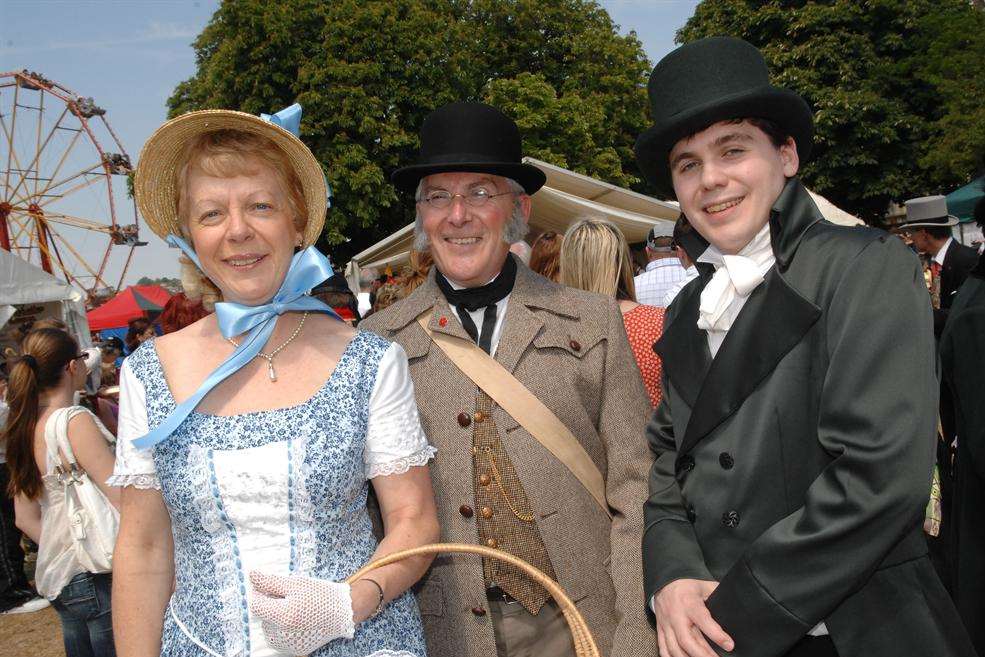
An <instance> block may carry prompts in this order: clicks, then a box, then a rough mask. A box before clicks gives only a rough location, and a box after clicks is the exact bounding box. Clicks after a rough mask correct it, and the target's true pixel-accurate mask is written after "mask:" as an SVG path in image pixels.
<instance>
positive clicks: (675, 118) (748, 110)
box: [635, 37, 814, 195]
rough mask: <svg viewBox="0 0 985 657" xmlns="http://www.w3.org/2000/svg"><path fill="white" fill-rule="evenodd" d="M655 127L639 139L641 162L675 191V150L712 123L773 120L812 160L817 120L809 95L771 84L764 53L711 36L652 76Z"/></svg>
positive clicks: (661, 185)
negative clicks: (672, 162) (806, 97)
mask: <svg viewBox="0 0 985 657" xmlns="http://www.w3.org/2000/svg"><path fill="white" fill-rule="evenodd" d="M649 94H650V105H651V107H652V110H653V111H652V114H653V127H651V128H650V129H648V130H647V131H646V132H644V133H643V134H641V135H640V136H639V139H637V140H636V149H635V150H636V161H637V163H638V164H639V167H640V170H641V171H642V172H643V175H644V176H646V179H647V180H648V181H649V182H650V183H651V184H653V185H654V186H656V187H657V189H658V190H659V191H660V192H662V193H665V194H668V195H673V193H674V188H673V184H672V183H671V177H670V163H669V161H668V160H669V156H670V151H671V150H672V149H673V148H674V145H675V144H676V143H677V142H678V141H680V140H681V139H683V138H684V137H687V136H688V135H693V134H695V133H697V132H700V131H702V130H704V129H705V128H707V127H708V126H710V125H712V124H715V123H718V122H719V121H727V120H729V119H746V118H759V119H768V120H770V121H772V122H773V123H776V124H777V125H779V126H780V127H781V128H782V129H783V130H785V131H786V132H787V134H789V135H790V136H791V137H793V139H794V141H795V142H796V144H797V154H798V156H799V157H800V161H801V162H802V163H803V162H806V161H807V158H808V157H809V156H810V152H811V146H812V145H813V141H814V120H813V116H812V115H811V109H810V107H808V106H807V103H806V102H805V101H804V99H803V98H801V97H800V96H798V95H797V94H796V93H794V92H792V91H789V90H787V89H780V88H778V87H774V86H772V85H771V84H770V80H769V71H768V70H767V68H766V60H764V59H763V55H762V54H761V53H760V52H759V50H757V49H756V47H755V46H753V45H752V44H750V43H747V42H745V41H743V40H742V39H736V38H733V37H708V38H705V39H699V40H698V41H694V42H692V43H689V44H686V45H683V46H681V47H680V48H678V49H677V50H674V51H673V52H671V53H670V54H669V55H667V56H666V57H664V58H663V59H661V60H660V62H659V63H658V64H657V65H656V66H655V67H654V68H653V73H651V74H650V84H649Z"/></svg>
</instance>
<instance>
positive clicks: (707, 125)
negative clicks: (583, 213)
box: [0, 37, 985, 657]
mask: <svg viewBox="0 0 985 657" xmlns="http://www.w3.org/2000/svg"><path fill="white" fill-rule="evenodd" d="M649 94H650V101H651V104H652V110H653V112H652V113H653V118H654V125H653V126H652V127H651V128H649V129H648V130H646V131H645V132H644V133H643V134H641V135H640V137H639V139H638V141H637V144H636V157H637V161H638V163H639V166H640V170H641V171H642V173H643V175H644V176H645V177H646V178H647V180H648V181H649V182H650V183H651V184H652V185H653V186H654V187H655V188H656V189H658V190H659V191H660V192H661V193H662V194H666V195H667V196H668V197H673V198H676V199H677V200H678V202H679V203H680V207H681V217H680V219H679V220H678V221H677V224H676V225H675V227H674V230H673V234H672V235H666V234H663V233H661V232H660V231H659V230H657V229H654V230H651V231H650V234H649V235H648V236H647V239H646V242H645V245H644V247H643V249H642V251H641V252H640V253H637V254H634V253H633V252H632V251H631V249H630V246H629V244H628V243H627V240H626V238H625V236H624V235H623V233H622V232H621V231H620V230H619V228H618V227H617V226H616V225H614V224H613V223H611V222H610V221H607V220H606V219H604V218H602V217H591V216H589V217H580V218H577V219H576V220H575V221H573V222H572V223H571V225H570V226H569V227H568V228H567V230H566V231H565V232H564V233H563V234H560V233H556V232H544V233H541V234H539V235H535V236H533V239H531V241H530V242H527V241H526V239H527V237H528V220H529V217H530V212H531V196H533V195H534V194H536V193H537V191H538V190H539V189H540V188H541V187H542V186H543V185H544V183H545V181H546V178H545V174H544V173H543V172H542V171H541V170H540V169H538V168H537V167H535V166H532V165H530V164H528V163H525V162H523V159H522V143H521V138H520V132H519V129H518V128H517V126H516V124H515V123H514V122H513V121H512V120H511V119H509V118H508V117H507V116H506V115H505V114H503V113H502V112H501V111H500V110H498V109H496V108H494V107H491V106H489V105H485V104H481V103H473V102H455V103H451V104H448V105H444V106H442V107H439V108H437V109H436V110H434V111H433V112H432V113H431V114H430V115H429V116H428V117H427V119H426V120H425V121H424V124H423V125H422V127H421V134H420V152H419V159H418V161H417V162H416V163H414V164H411V165H408V166H404V167H401V168H400V169H398V170H396V171H395V172H394V173H393V175H392V182H393V184H394V185H395V186H396V187H397V189H398V190H400V191H402V192H404V193H406V194H407V195H408V198H410V197H412V198H413V203H414V208H415V211H416V220H415V225H414V236H415V240H414V249H413V251H412V253H411V255H410V265H409V266H408V267H407V268H406V269H405V270H404V271H402V272H399V273H397V274H396V275H395V274H394V273H393V272H390V271H388V272H386V273H384V274H382V275H380V274H379V273H378V272H375V271H365V272H363V283H364V289H362V290H359V291H357V293H355V294H354V293H353V292H352V291H351V290H350V289H349V286H348V283H347V282H346V281H345V279H344V278H343V277H341V276H340V275H338V274H336V273H335V272H334V270H333V268H332V263H331V262H330V261H329V260H328V258H326V257H325V256H324V255H323V254H321V253H320V252H319V251H318V250H317V249H315V248H314V246H313V244H314V243H315V242H316V240H317V239H318V237H319V236H320V235H321V233H322V229H323V226H324V221H325V217H326V213H327V212H328V210H329V205H330V202H329V199H330V192H329V189H328V185H327V181H326V179H325V176H324V174H323V170H322V167H321V166H320V164H319V163H318V161H317V160H316V159H315V157H314V155H313V154H312V153H311V151H310V150H309V149H308V148H307V147H306V146H305V145H304V144H303V142H302V141H301V140H300V139H299V137H298V135H299V132H300V118H301V117H300V107H299V106H296V105H295V106H292V107H291V108H288V109H287V110H284V111H282V112H279V113H278V114H276V115H274V116H273V117H268V116H266V115H264V116H263V117H255V116H252V115H248V114H244V113H240V112H236V111H231V110H205V111H198V112H190V113H188V114H184V115H182V116H179V117H176V118H174V119H171V120H170V121H168V122H167V123H165V124H164V125H163V126H161V127H160V128H159V129H158V130H157V131H156V132H155V133H154V134H153V135H152V136H151V138H150V139H149V140H148V142H147V144H146V145H145V147H144V149H143V152H142V153H141V157H140V163H139V167H138V169H137V172H136V177H135V181H134V189H135V198H136V201H137V204H138V207H139V209H140V211H141V214H142V215H143V216H144V217H145V219H146V221H147V223H148V225H149V227H150V228H151V229H152V230H153V231H154V232H155V233H156V234H158V235H159V236H160V237H161V238H162V239H165V240H166V241H168V242H169V243H170V244H172V245H174V246H177V247H178V248H180V249H181V251H182V253H183V256H182V263H183V269H182V280H183V283H184V285H185V289H186V294H180V295H176V296H175V297H174V298H173V299H172V302H169V304H168V307H167V308H165V310H164V312H163V313H162V314H161V316H160V317H159V318H157V325H155V323H154V322H152V321H151V320H150V319H148V318H138V319H136V320H134V321H132V322H131V323H130V326H129V328H128V332H127V335H126V338H125V339H124V340H119V339H110V340H107V341H105V342H103V343H102V344H101V346H100V347H99V349H98V350H96V351H88V352H87V351H84V350H80V348H79V343H78V341H77V340H76V339H75V338H74V337H73V336H72V335H70V333H69V332H68V331H67V330H66V328H65V327H64V325H61V326H59V325H51V324H42V325H36V326H34V327H32V329H31V330H30V331H29V332H27V333H26V335H25V336H24V338H23V340H22V342H21V345H20V351H19V353H17V354H14V355H12V356H11V357H10V358H9V359H8V360H7V361H6V364H5V374H6V377H7V378H6V380H5V384H6V389H5V395H4V399H5V404H6V408H5V412H6V418H5V420H4V424H3V426H4V430H3V441H2V444H3V446H5V448H6V462H7V464H6V468H4V469H3V471H2V472H3V478H2V480H0V483H2V485H3V487H4V489H5V495H4V498H3V500H4V502H3V504H4V506H3V523H2V525H0V528H2V531H3V536H2V538H3V548H4V554H3V555H2V557H0V562H2V564H3V568H2V572H0V574H2V575H3V577H4V579H3V581H2V582H0V585H2V586H3V589H2V590H0V595H2V604H3V605H4V607H3V608H2V609H0V611H7V612H8V613H11V612H12V613H18V612H24V613H26V612H30V611H35V610H37V609H38V608H40V607H41V606H44V605H46V604H47V603H48V601H50V603H51V604H52V605H53V606H54V607H55V609H56V611H57V612H58V615H59V617H60V619H61V623H62V630H63V636H64V641H65V649H66V654H67V656H68V657H83V656H84V657H107V656H111V655H116V654H118V655H120V656H121V657H150V656H151V655H162V656H164V657H204V656H205V655H211V656H232V655H237V656H239V655H243V656H245V655H254V656H266V655H278V654H288V655H308V654H310V655H317V656H319V657H321V656H326V657H327V656H330V655H331V656H349V657H357V656H358V657H424V656H425V655H431V656H432V657H471V656H475V657H479V656H482V657H487V656H489V655H498V656H499V657H526V656H530V655H535V654H536V655H537V656H538V657H573V655H575V650H576V649H575V645H574V643H573V640H572V636H571V634H570V632H569V630H568V626H567V622H566V619H565V614H564V612H563V611H562V609H561V608H560V607H559V605H558V604H557V602H556V601H555V600H553V599H552V596H551V594H550V593H549V591H548V590H547V589H545V588H544V586H543V585H542V584H540V583H539V582H538V581H536V580H534V579H532V578H530V577H529V576H527V575H526V574H525V573H524V571H523V570H521V569H520V568H518V567H517V566H516V565H514V564H512V563H511V562H509V561H504V560H500V559H498V558H495V557H493V556H492V555H493V554H496V553H490V554H488V555H486V556H483V557H482V558H481V559H470V558H467V557H461V556H449V555H446V554H443V555H441V556H439V557H437V558H435V557H434V556H433V555H432V554H429V553H428V554H417V555H416V556H409V557H407V558H404V559H400V560H397V561H394V562H393V563H390V564H389V565H386V566H382V567H379V568H377V569H375V570H371V571H369V572H368V573H367V572H363V571H362V570H361V567H362V566H364V565H365V564H367V563H369V562H372V561H374V560H378V559H380V558H383V557H386V556H388V555H394V554H397V553H401V552H404V551H406V550H411V549H414V548H419V547H422V546H425V545H429V544H433V543H436V542H441V543H455V544H481V545H484V546H486V547H487V548H490V549H493V550H499V551H502V552H505V553H508V554H509V555H512V556H514V557H517V558H520V559H522V560H523V561H525V562H527V563H528V564H531V565H533V566H534V567H536V568H537V569H539V570H540V571H541V572H543V573H544V574H546V575H547V576H548V577H550V578H551V579H554V580H556V581H557V582H558V583H559V584H560V585H561V586H562V588H563V589H564V590H565V591H566V592H567V594H568V596H569V597H570V599H571V600H572V601H573V602H574V603H575V605H576V607H577V609H578V611H579V612H580V614H581V615H582V616H583V617H584V619H585V621H586V623H587V626H588V627H589V628H590V630H591V633H592V635H593V637H594V641H595V642H596V643H597V645H598V648H599V650H600V653H601V654H602V655H611V656H612V657H636V656H640V657H642V656H645V655H658V654H659V655H661V656H664V657H715V655H721V654H730V655H736V656H737V657H784V656H786V657H815V656H819V657H829V656H841V657H863V656H864V657H871V656H872V655H876V656H886V657H889V656H893V657H896V656H898V655H921V656H922V655H934V656H935V657H938V656H939V657H950V656H954V657H973V656H974V655H975V654H976V650H977V651H982V650H985V636H983V634H982V627H981V625H982V624H981V623H980V622H979V621H980V614H981V610H982V602H983V598H985V573H983V572H982V559H981V553H982V549H983V548H985V540H983V534H982V529H981V527H982V523H981V522H980V521H979V520H980V519H979V518H978V516H979V515H980V505H978V504H977V502H979V501H981V500H982V497H983V491H985V486H983V479H985V475H983V474H982V469H981V454H982V444H983V442H982V440H983V438H985V437H983V434H982V430H983V428H985V419H983V416H982V412H981V410H980V406H981V405H980V403H979V397H980V391H981V389H982V384H983V382H982V380H981V372H982V371H983V368H982V364H983V362H982V360H983V359H985V346H983V344H985V343H983V340H982V336H983V335H985V264H983V263H985V259H983V258H982V257H980V256H979V254H978V253H977V252H975V251H974V250H973V249H971V248H970V247H964V246H963V245H961V244H959V243H958V242H956V241H955V240H954V239H953V238H952V237H951V232H950V230H951V227H952V226H953V223H954V220H953V218H952V217H950V215H949V214H948V212H947V207H946V202H945V201H944V199H943V197H924V198H917V199H911V201H909V202H908V203H907V205H906V210H907V218H906V221H905V222H904V223H903V224H901V226H900V227H899V230H898V231H897V233H898V235H899V237H900V238H902V239H897V238H896V237H893V236H892V235H890V234H888V233H885V232H883V231H880V230H876V229H872V228H867V227H852V228H849V227H843V226H836V225H833V224H831V223H828V222H827V221H825V220H824V219H823V218H822V217H821V214H820V212H819V211H818V209H817V207H816V206H815V205H814V203H813V201H812V200H811V197H810V196H809V194H808V193H807V191H806V189H805V188H804V187H803V185H802V184H801V183H800V181H799V179H798V172H799V171H800V168H801V166H802V165H803V164H804V163H805V162H806V161H807V160H808V158H809V157H810V156H811V150H812V149H811V146H812V136H813V117H812V114H811V111H810V109H809V108H808V106H807V104H806V103H805V101H804V100H803V99H801V98H800V97H799V96H798V95H796V94H794V93H793V92H790V91H788V90H785V89H781V88H778V87H775V86H772V85H771V84H770V83H769V79H768V72H767V69H766V64H765V62H764V60H763V58H762V55H761V54H760V53H759V52H758V51H757V50H756V49H755V48H754V47H752V46H751V45H749V44H748V43H745V42H744V41H741V40H738V39H732V38H724V37H716V38H708V39H702V40H699V41H696V42H694V43H691V44H688V45H686V46H682V47H681V48H679V49H678V50H676V51H674V52H672V53H671V54H669V55H667V56H666V57H665V58H664V59H663V60H661V61H660V62H659V63H658V64H657V66H656V68H655V69H654V70H653V73H652V75H651V78H650V87H649ZM976 212H978V217H979V221H981V222H982V223H985V218H983V217H982V215H983V214H985V206H983V205H981V204H980V205H979V209H978V210H977V211H976ZM915 252H916V253H915ZM918 256H919V257H918ZM637 257H642V258H643V259H645V260H646V262H645V263H643V262H639V263H637V261H636V260H635V258H637ZM921 257H922V258H924V259H925V262H922V261H921V259H920V258H921ZM159 333H160V335H159ZM938 345H939V353H940V357H938ZM124 354H125V355H126V357H125V358H124V359H122V361H121V358H122V357H123V356H124ZM938 362H941V363H942V365H943V377H942V378H939V377H938ZM94 375H97V376H96V378H98V380H99V382H98V383H96V384H93V377H94ZM87 384H88V385H87ZM80 393H81V394H80ZM939 429H940V430H939ZM935 450H936V461H935ZM14 524H16V528H15V527H14ZM18 530H19V531H20V532H23V534H24V535H25V536H26V538H27V539H29V540H30V541H32V542H33V543H34V544H36V549H37V552H38V557H37V566H36V574H35V583H34V586H35V587H36V589H32V588H31V585H30V584H29V583H28V581H27V578H26V577H25V575H24V564H23V559H24V557H23V551H22V545H23V541H22V540H21V538H20V534H19V532H18ZM641 546H642V549H641ZM928 546H929V547H928ZM928 551H929V554H928ZM930 556H933V562H932V560H931V558H930ZM357 571H360V574H359V575H358V576H357V577H355V578H353V575H354V573H356V572H357ZM942 579H943V581H944V583H943V584H942ZM945 585H946V586H945ZM35 590H36V592H37V594H40V596H41V597H40V598H39V597H37V596H36V595H35Z"/></svg>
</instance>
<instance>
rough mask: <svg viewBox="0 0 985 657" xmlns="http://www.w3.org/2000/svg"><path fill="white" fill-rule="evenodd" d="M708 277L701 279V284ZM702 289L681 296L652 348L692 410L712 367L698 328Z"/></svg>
mask: <svg viewBox="0 0 985 657" xmlns="http://www.w3.org/2000/svg"><path fill="white" fill-rule="evenodd" d="M709 276H710V274H709V275H703V276H702V278H703V279H704V283H707V282H708V281H707V278H708V277H709ZM703 288H704V285H688V286H687V287H685V288H684V289H683V290H682V291H681V292H680V295H679V296H678V298H677V300H676V301H675V303H674V309H675V310H676V311H677V312H676V315H675V316H674V318H673V319H672V320H671V322H670V324H668V325H667V326H666V327H665V328H664V331H663V335H662V336H661V337H660V339H659V340H657V342H656V344H654V345H653V350H654V351H656V352H657V355H659V356H660V360H661V362H662V363H663V368H664V371H665V372H667V377H668V378H669V379H670V382H671V383H672V384H674V388H676V389H677V391H678V392H679V393H680V395H681V397H682V398H683V399H684V401H685V402H687V405H688V406H690V407H692V408H693V407H694V402H695V400H697V398H698V393H699V392H700V391H701V384H702V382H704V380H705V376H706V375H707V373H708V368H709V367H710V366H711V353H710V352H709V351H708V338H707V336H706V334H705V332H704V331H702V330H701V329H699V328H698V327H697V322H698V306H700V305H701V290H702V289H703Z"/></svg>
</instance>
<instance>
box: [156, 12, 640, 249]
mask: <svg viewBox="0 0 985 657" xmlns="http://www.w3.org/2000/svg"><path fill="white" fill-rule="evenodd" d="M193 45H194V48H195V51H196V56H197V71H196V73H195V75H194V76H193V77H192V78H191V79H189V80H186V81H184V82H182V83H181V84H179V85H178V87H177V88H176V89H175V91H174V94H173V95H172V97H171V99H170V100H169V109H170V114H171V115H172V116H174V115H177V114H180V113H182V112H186V111H189V110H192V109H203V108H219V107H223V108H236V109H241V110H243V111H246V112H251V113H259V112H270V111H272V110H277V109H280V108H281V107H284V106H286V105H289V104H290V103H292V102H294V101H295V100H297V101H299V102H300V103H301V104H302V105H303V106H304V117H303V120H302V125H301V129H302V138H303V139H304V141H305V143H307V144H308V145H309V146H310V147H311V149H312V151H313V152H314V153H315V156H316V157H317V158H318V159H319V161H320V162H321V163H322V165H323V167H324V168H325V171H326V175H327V176H328V179H329V181H330V182H331V184H332V186H333V190H334V194H335V200H334V207H333V209H332V211H331V213H330V215H329V220H328V222H327V225H326V232H325V235H324V239H325V240H326V242H327V244H328V245H333V246H331V251H332V253H333V255H335V259H336V260H337V261H344V260H346V259H347V258H348V257H349V256H350V255H352V254H353V253H356V252H358V251H359V250H361V249H362V248H364V247H365V246H367V245H369V244H371V243H373V242H374V241H376V240H377V239H380V238H381V237H383V236H385V235H387V234H389V233H390V232H392V231H393V230H395V229H397V228H399V227H401V226H403V225H405V224H406V223H408V222H409V221H410V220H412V218H413V208H412V207H411V202H410V199H408V198H406V197H402V196H401V195H399V194H398V193H397V191H396V190H395V189H394V188H393V186H392V185H390V184H389V178H388V177H389V174H390V172H392V171H393V170H394V169H396V168H397V167H399V166H402V165H405V164H409V163H412V162H413V161H414V160H415V158H416V153H417V149H418V146H419V144H418V137H417V133H418V131H419V129H420V125H421V122H422V121H423V119H424V117H425V116H426V115H427V114H428V113H429V112H430V111H431V110H433V109H435V108H436V107H439V106H441V105H443V104H445V103H448V102H452V101H455V100H480V101H484V102H489V103H491V104H493V105H496V106H497V107H500V108H501V109H502V110H503V111H505V112H506V113H507V114H508V115H509V116H511V117H512V118H514V119H515V120H516V121H517V123H518V125H519V126H520V128H521V132H522V133H523V136H524V144H525V149H526V152H527V154H530V155H533V156H534V157H538V158H542V159H544V160H547V161H549V162H552V163H555V164H559V165H562V166H565V167H568V168H571V169H574V170H575V171H578V172H580V173H584V174H587V175H591V176H597V177H600V178H603V179H605V180H608V181H610V182H613V183H617V184H620V185H628V186H635V187H639V186H640V185H641V184H642V182H641V180H640V179H639V177H638V173H637V169H636V163H635V160H634V158H633V154H632V144H633V142H634V141H635V138H636V135H638V134H639V133H640V132H641V131H642V130H643V129H644V128H645V127H646V125H647V107H646V89H645V85H646V76H647V74H648V72H649V68H650V64H649V62H648V61H647V59H646V56H645V55H644V53H643V49H642V46H641V44H640V42H639V40H638V39H637V38H636V36H635V34H633V33H630V34H629V35H627V36H620V35H619V33H618V31H617V29H616V26H615V25H613V23H612V21H611V19H610V18H609V16H608V14H607V13H606V12H605V11H604V10H603V9H602V8H600V7H599V6H598V4H597V3H596V2H594V1H593V0H332V1H331V2H323V1H321V0H281V2H278V3H268V2H265V1H263V0H226V1H225V2H223V3H222V4H221V6H220V7H219V9H218V10H217V11H216V13H215V15H214V16H213V17H212V20H211V21H210V23H209V24H208V25H207V26H206V28H205V29H204V31H203V32H202V33H201V34H200V35H199V37H198V38H197V39H196V40H195V42H194V44H193ZM346 238H348V239H349V240H350V241H349V242H347V243H345V240H346Z"/></svg>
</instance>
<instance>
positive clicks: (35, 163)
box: [0, 71, 144, 299]
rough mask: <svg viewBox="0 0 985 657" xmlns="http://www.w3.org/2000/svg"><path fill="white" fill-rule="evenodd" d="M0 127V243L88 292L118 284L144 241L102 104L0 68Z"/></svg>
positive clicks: (125, 162) (126, 163)
mask: <svg viewBox="0 0 985 657" xmlns="http://www.w3.org/2000/svg"><path fill="white" fill-rule="evenodd" d="M0 132H2V137H0V247H2V248H4V249H7V250H8V251H10V252H11V253H14V254H16V255H19V256H20V257H22V258H23V259H25V260H27V261H28V262H31V263H32V264H34V265H37V266H38V267H40V268H42V269H44V270H45V271H47V272H48V273H50V274H53V275H55V276H57V277H59V278H64V279H65V280H66V281H68V282H69V283H71V284H73V285H75V286H77V287H79V288H80V289H81V290H82V291H83V292H84V293H85V294H86V295H87V297H88V298H89V299H92V298H93V297H94V296H96V295H97V294H102V293H106V292H110V293H112V292H115V291H117V290H118V289H119V287H120V285H121V283H122V281H123V277H124V276H125V275H126V270H127V268H128V267H129V265H130V260H131V259H132V257H133V250H134V248H136V247H137V246H142V245H143V244H144V242H140V241H139V239H138V224H137V211H136V206H135V204H134V203H133V200H132V199H131V198H130V194H129V193H128V189H129V176H130V174H132V172H133V167H132V166H131V164H130V157H129V156H128V155H127V153H126V151H125V150H124V149H123V145H122V144H121V143H120V140H119V139H118V138H117V136H116V134H115V133H114V132H113V129H112V127H110V124H109V122H108V121H107V120H106V110H104V109H102V108H101V107H99V106H97V105H96V103H95V102H94V101H93V99H92V98H83V97H81V96H79V95H78V94H76V93H75V92H73V91H71V90H70V89H67V88H66V87H64V86H62V85H60V84H58V83H57V82H53V81H51V80H48V79H46V78H45V77H43V76H42V75H40V74H38V73H34V72H28V71H17V72H9V73H0Z"/></svg>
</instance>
